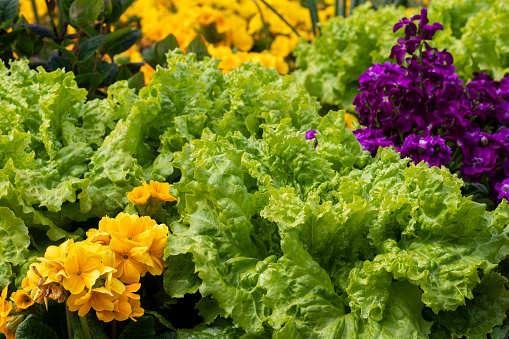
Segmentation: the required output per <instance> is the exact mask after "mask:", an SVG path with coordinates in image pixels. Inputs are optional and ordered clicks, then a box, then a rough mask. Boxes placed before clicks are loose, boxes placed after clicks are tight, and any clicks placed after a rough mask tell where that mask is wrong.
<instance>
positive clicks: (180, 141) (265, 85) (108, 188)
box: [0, 51, 319, 286]
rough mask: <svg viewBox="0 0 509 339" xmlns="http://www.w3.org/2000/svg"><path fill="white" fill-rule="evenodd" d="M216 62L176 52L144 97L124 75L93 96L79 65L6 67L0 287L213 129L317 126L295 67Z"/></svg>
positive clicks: (168, 175)
mask: <svg viewBox="0 0 509 339" xmlns="http://www.w3.org/2000/svg"><path fill="white" fill-rule="evenodd" d="M218 62H219V61H218V60H212V61H211V60H207V61H205V62H197V61H196V57H195V56H187V57H186V56H184V55H183V54H182V52H180V51H179V52H175V53H172V54H170V56H169V58H168V67H169V68H168V69H162V68H159V70H158V71H157V72H156V73H155V74H154V77H153V81H152V83H151V84H150V86H147V87H146V88H144V89H143V90H141V91H140V93H139V95H138V94H136V93H135V92H134V90H132V89H129V88H128V84H127V82H125V81H123V82H118V83H116V84H114V85H112V86H110V87H109V89H108V97H107V98H105V99H95V100H92V101H86V96H87V92H86V91H85V90H84V89H80V88H79V87H78V86H77V84H76V82H75V80H74V76H73V74H72V73H64V72H63V71H61V70H57V71H55V72H51V73H47V72H45V71H44V70H43V69H42V68H39V69H38V70H37V71H35V70H30V69H29V67H28V65H27V63H26V62H23V61H17V62H13V63H12V64H11V67H10V68H7V67H5V66H3V65H1V66H0V79H1V81H0V92H1V94H0V214H1V215H2V216H1V217H0V225H2V227H1V229H2V230H3V231H4V232H6V235H5V236H4V237H3V238H2V239H3V240H2V241H4V242H5V244H4V245H5V246H2V249H1V250H0V253H3V254H2V256H1V258H2V260H1V262H0V285H2V286H6V285H8V284H9V282H12V281H13V280H14V273H13V271H12V270H13V267H14V269H15V270H18V269H19V270H20V272H26V268H23V269H22V268H21V265H23V264H24V263H25V261H26V260H27V259H28V258H30V257H32V256H41V254H42V253H44V251H45V249H46V247H47V246H48V245H50V244H55V242H60V241H62V240H63V239H65V238H74V239H75V240H79V239H80V238H82V237H83V236H84V234H85V233H84V231H86V230H87V229H89V228H90V227H96V226H97V222H98V220H99V218H102V217H104V216H111V217H114V216H115V215H117V214H118V213H119V212H122V211H123V210H124V209H125V208H126V206H127V204H128V199H127V196H126V194H127V192H129V191H131V190H132V189H133V187H136V186H140V185H141V184H142V182H146V181H149V180H158V181H161V182H164V181H170V182H172V181H173V180H178V179H179V178H180V171H178V170H174V167H173V165H172V160H173V153H174V152H175V151H181V150H182V146H183V145H184V144H186V143H188V142H190V141H192V140H194V139H196V138H199V137H200V136H201V135H202V132H203V131H204V130H207V131H212V132H214V133H216V134H218V135H226V134H227V133H228V132H229V131H230V130H232V129H234V130H237V131H239V132H240V133H241V134H242V135H244V136H246V137H249V136H254V137H258V138H259V137H261V135H262V129H261V128H260V125H261V124H264V123H270V124H273V123H278V122H279V121H280V120H281V119H283V118H291V119H292V123H293V126H295V127H296V128H297V129H299V130H302V131H306V130H309V129H313V128H316V126H317V124H318V120H319V115H318V110H319V104H318V103H317V102H316V101H314V100H313V99H312V98H311V97H310V96H309V95H308V94H307V93H306V92H305V90H304V89H303V88H301V87H300V86H298V85H297V84H295V83H294V82H293V81H292V78H291V77H284V78H282V77H280V76H279V75H278V74H277V72H276V71H274V70H268V69H266V68H263V67H261V66H260V65H255V64H246V65H244V66H242V67H240V68H239V69H238V70H236V71H233V72H230V73H228V74H223V73H222V72H221V71H220V70H218V69H217V63H218ZM172 213H174V212H172V209H171V208H170V209H169V210H168V212H167V214H168V215H165V214H163V215H162V216H161V218H162V219H163V220H162V221H161V222H165V221H166V219H167V218H170V217H171V214H172ZM168 224H169V222H168ZM7 234H9V236H7ZM29 243H31V244H32V246H31V247H30V249H28V244H29ZM23 274H24V273H23ZM18 278H19V277H18ZM21 278H22V277H21ZM21 278H20V279H17V282H18V283H20V282H21Z"/></svg>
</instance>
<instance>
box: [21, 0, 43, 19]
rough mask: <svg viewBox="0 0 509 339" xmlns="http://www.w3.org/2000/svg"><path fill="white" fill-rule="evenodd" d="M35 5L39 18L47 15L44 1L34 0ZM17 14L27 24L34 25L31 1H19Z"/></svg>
mask: <svg viewBox="0 0 509 339" xmlns="http://www.w3.org/2000/svg"><path fill="white" fill-rule="evenodd" d="M35 5H36V8H37V13H38V14H39V17H41V18H42V17H43V16H45V15H46V14H48V7H47V6H46V1H45V0H36V1H35ZM19 12H20V14H21V15H23V16H24V17H25V19H27V21H28V23H30V24H34V23H35V14H34V9H33V7H32V1H31V0H20V2H19Z"/></svg>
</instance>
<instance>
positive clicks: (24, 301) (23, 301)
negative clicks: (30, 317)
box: [11, 290, 34, 310]
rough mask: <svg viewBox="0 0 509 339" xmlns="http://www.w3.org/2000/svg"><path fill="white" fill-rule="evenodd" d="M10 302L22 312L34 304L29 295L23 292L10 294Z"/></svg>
mask: <svg viewBox="0 0 509 339" xmlns="http://www.w3.org/2000/svg"><path fill="white" fill-rule="evenodd" d="M11 300H12V301H13V302H14V303H15V304H16V307H17V308H20V309H22V310H24V309H27V308H29V307H30V306H32V305H33V304H34V301H33V300H32V298H31V297H30V295H29V294H28V293H27V292H26V291H23V290H17V291H16V292H13V293H12V294H11Z"/></svg>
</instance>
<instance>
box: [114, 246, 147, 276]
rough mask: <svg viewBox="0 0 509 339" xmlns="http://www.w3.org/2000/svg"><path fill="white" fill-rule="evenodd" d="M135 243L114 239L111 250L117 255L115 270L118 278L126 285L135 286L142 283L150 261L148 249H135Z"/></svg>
mask: <svg viewBox="0 0 509 339" xmlns="http://www.w3.org/2000/svg"><path fill="white" fill-rule="evenodd" d="M133 244H134V242H126V243H123V242H121V241H120V240H118V239H116V238H113V239H112V240H111V242H110V249H111V250H112V251H113V253H115V269H116V270H117V273H116V274H115V275H114V276H115V277H118V279H120V281H121V282H123V283H124V284H133V283H137V282H139V281H140V277H143V276H144V275H145V273H147V271H148V270H147V266H146V264H145V263H146V262H147V260H148V253H147V247H134V245H133Z"/></svg>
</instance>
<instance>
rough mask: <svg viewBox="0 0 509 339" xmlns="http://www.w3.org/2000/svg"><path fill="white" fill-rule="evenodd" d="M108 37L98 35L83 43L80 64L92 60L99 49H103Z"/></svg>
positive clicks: (79, 58)
mask: <svg viewBox="0 0 509 339" xmlns="http://www.w3.org/2000/svg"><path fill="white" fill-rule="evenodd" d="M106 37H107V36H106V35H96V36H94V37H91V38H89V39H87V40H86V41H84V42H83V43H80V46H79V47H80V54H79V57H78V61H79V62H85V61H87V60H88V59H90V58H91V57H92V56H93V55H94V54H95V52H96V51H97V49H98V48H99V47H101V45H102V43H103V42H104V41H105V39H106Z"/></svg>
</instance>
